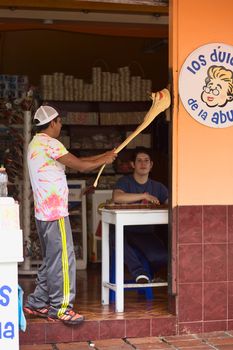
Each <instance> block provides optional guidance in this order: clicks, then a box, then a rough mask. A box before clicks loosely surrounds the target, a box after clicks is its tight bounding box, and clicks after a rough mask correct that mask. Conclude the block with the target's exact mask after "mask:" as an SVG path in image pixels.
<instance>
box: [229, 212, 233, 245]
mask: <svg viewBox="0 0 233 350" xmlns="http://www.w3.org/2000/svg"><path fill="white" fill-rule="evenodd" d="M228 240H229V242H232V243H233V205H228Z"/></svg>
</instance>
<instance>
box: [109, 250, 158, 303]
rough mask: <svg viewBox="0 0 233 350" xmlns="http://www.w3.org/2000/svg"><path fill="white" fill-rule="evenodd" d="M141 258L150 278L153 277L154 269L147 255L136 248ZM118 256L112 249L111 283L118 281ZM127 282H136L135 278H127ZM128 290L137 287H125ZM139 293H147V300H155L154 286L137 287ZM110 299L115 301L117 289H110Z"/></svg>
mask: <svg viewBox="0 0 233 350" xmlns="http://www.w3.org/2000/svg"><path fill="white" fill-rule="evenodd" d="M134 249H135V251H136V253H137V255H138V257H139V259H140V260H141V262H142V265H143V267H144V270H145V271H146V272H147V274H148V276H149V277H150V279H152V271H151V267H150V264H149V262H148V260H147V259H146V258H145V256H144V255H143V254H142V253H141V252H140V251H139V250H138V249H137V248H134ZM115 262H116V258H115V249H111V256H110V283H115V282H116V269H115V267H116V264H115ZM125 283H135V281H134V280H126V281H125ZM125 289H126V290H129V289H135V288H125ZM136 289H137V292H138V294H141V295H145V297H146V300H153V299H154V294H153V288H152V287H145V288H136ZM109 301H110V302H114V301H115V291H114V290H110V291H109Z"/></svg>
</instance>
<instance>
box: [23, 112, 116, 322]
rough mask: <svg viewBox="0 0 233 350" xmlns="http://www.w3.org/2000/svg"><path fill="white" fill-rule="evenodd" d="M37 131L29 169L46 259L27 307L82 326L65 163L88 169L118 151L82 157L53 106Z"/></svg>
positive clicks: (38, 116)
mask: <svg viewBox="0 0 233 350" xmlns="http://www.w3.org/2000/svg"><path fill="white" fill-rule="evenodd" d="M34 121H35V122H36V127H37V132H38V133H37V134H36V135H35V136H34V137H33V139H32V141H31V142H30V144H29V147H28V168H29V175H30V181H31V185H32V190H33V196H34V207H35V221H36V227H37V232H38V235H39V239H40V243H41V249H42V257H43V262H42V265H41V266H40V268H39V270H38V275H37V286H36V288H35V290H34V292H33V293H32V294H30V295H29V296H28V298H27V302H26V304H25V307H24V311H25V312H27V313H29V314H32V315H37V316H41V317H48V318H50V319H59V320H61V321H63V322H64V323H68V324H78V323H80V322H82V321H83V320H84V317H83V316H82V315H80V314H78V313H76V312H75V311H74V310H73V303H74V300H75V294H76V259H75V254H74V247H73V238H72V232H71V227H70V221H69V214H68V186H67V180H66V175H65V166H68V167H70V168H72V169H75V170H77V171H80V172H87V171H91V170H93V169H96V168H98V167H100V166H101V165H103V164H104V163H106V164H111V163H112V162H113V161H114V159H115V158H116V154H115V153H114V151H108V152H106V153H104V154H100V155H97V156H93V157H86V158H77V157H75V156H74V155H72V154H71V153H69V152H68V151H67V149H66V148H65V147H64V145H63V144H62V143H61V142H59V141H58V140H57V138H58V137H59V135H60V131H61V127H62V123H61V117H60V116H59V113H58V112H57V111H56V110H55V109H54V108H53V107H51V106H41V107H39V108H38V110H37V111H36V113H35V116H34Z"/></svg>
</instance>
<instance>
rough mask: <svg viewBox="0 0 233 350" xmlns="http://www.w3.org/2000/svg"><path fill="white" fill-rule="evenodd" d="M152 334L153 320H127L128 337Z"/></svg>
mask: <svg viewBox="0 0 233 350" xmlns="http://www.w3.org/2000/svg"><path fill="white" fill-rule="evenodd" d="M149 336H151V320H150V319H140V320H130V319H128V320H126V337H149Z"/></svg>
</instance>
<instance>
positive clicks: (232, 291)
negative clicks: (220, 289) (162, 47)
mask: <svg viewBox="0 0 233 350" xmlns="http://www.w3.org/2000/svg"><path fill="white" fill-rule="evenodd" d="M228 319H233V282H228Z"/></svg>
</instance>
